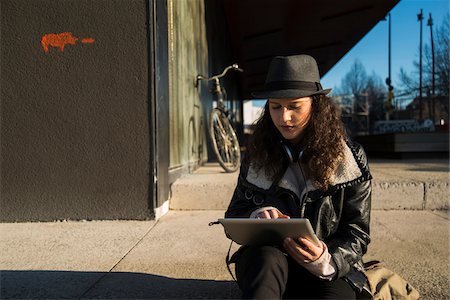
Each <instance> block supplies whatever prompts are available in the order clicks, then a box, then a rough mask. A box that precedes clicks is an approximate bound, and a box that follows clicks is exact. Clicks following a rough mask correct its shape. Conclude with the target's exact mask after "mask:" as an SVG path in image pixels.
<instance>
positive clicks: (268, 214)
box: [255, 208, 290, 219]
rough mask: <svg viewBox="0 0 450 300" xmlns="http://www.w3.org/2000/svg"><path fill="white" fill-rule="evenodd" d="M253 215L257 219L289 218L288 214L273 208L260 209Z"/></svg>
mask: <svg viewBox="0 0 450 300" xmlns="http://www.w3.org/2000/svg"><path fill="white" fill-rule="evenodd" d="M255 217H256V218H257V219H290V217H289V216H287V215H284V214H283V213H282V212H281V211H279V210H278V209H274V208H272V209H268V210H264V211H261V212H259V213H258V214H256V216H255Z"/></svg>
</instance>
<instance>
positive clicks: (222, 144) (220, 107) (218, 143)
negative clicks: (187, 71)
mask: <svg viewBox="0 0 450 300" xmlns="http://www.w3.org/2000/svg"><path fill="white" fill-rule="evenodd" d="M229 70H236V71H240V72H243V70H242V69H240V68H239V66H238V65H237V64H233V65H231V66H228V67H226V68H225V70H224V71H223V72H222V73H221V74H218V75H214V76H212V77H205V76H202V75H197V78H196V81H195V86H196V87H198V82H199V81H200V80H205V81H213V88H212V90H211V92H212V93H213V94H214V95H215V98H216V100H217V107H216V108H213V109H212V110H211V112H210V120H209V134H210V137H211V143H212V148H213V150H214V152H215V154H216V156H217V159H218V161H219V163H220V165H221V166H222V167H223V168H224V169H225V171H226V172H235V171H236V170H238V169H239V166H240V157H241V154H240V146H239V141H238V139H237V135H236V132H235V130H234V128H233V126H232V125H231V122H230V116H229V115H230V113H229V111H228V109H227V107H226V106H225V100H224V98H225V96H224V94H225V95H226V92H225V89H224V88H222V86H221V84H220V78H222V77H224V76H225V74H226V73H227V72H228V71H229Z"/></svg>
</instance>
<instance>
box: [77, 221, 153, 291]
mask: <svg viewBox="0 0 450 300" xmlns="http://www.w3.org/2000/svg"><path fill="white" fill-rule="evenodd" d="M158 223H159V220H156V221H155V223H154V224H153V225H152V226H150V228H149V229H148V230H147V232H146V233H144V235H143V236H142V237H141V238H140V239H139V240H138V241H137V242H136V243H135V244H134V245H133V246H132V247H131V248H130V249H129V250H128V251H127V253H125V254H124V255H123V256H122V257H121V258H120V259H119V260H118V261H117V263H115V264H114V266H112V267H111V269H109V271H108V272H105V274H103V275H102V276H101V277H100V278H99V279H97V280H96V281H95V282H94V283H93V284H92V285H91V286H90V287H88V288H87V289H86V291H85V292H84V293H83V294H81V296H80V298H79V299H83V298H84V297H85V295H86V294H88V293H89V292H90V291H91V290H92V289H93V288H94V287H95V286H96V285H97V284H98V283H99V282H100V281H102V280H103V278H105V277H106V276H107V275H108V274H109V273H111V272H112V271H113V270H114V269H115V268H116V267H117V265H118V264H120V262H121V261H123V260H124V258H125V257H126V256H127V255H128V254H129V253H130V252H131V251H133V249H134V248H136V247H137V245H139V244H140V243H141V242H142V240H143V239H144V238H145V237H146V236H147V235H148V234H149V233H150V231H152V229H153V228H155V226H156V225H157V224H158Z"/></svg>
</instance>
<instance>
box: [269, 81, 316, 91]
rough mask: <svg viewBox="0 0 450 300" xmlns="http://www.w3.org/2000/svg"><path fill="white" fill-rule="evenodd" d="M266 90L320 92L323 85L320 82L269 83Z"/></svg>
mask: <svg viewBox="0 0 450 300" xmlns="http://www.w3.org/2000/svg"><path fill="white" fill-rule="evenodd" d="M265 88H266V90H269V91H270V90H308V91H320V90H322V85H321V84H320V83H319V82H310V81H271V82H267V83H266V86H265Z"/></svg>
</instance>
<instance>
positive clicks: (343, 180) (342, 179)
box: [246, 143, 371, 198]
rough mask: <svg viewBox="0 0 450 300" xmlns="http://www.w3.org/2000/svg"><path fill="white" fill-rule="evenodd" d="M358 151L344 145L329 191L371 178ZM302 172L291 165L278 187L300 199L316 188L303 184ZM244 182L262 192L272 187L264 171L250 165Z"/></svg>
mask: <svg viewBox="0 0 450 300" xmlns="http://www.w3.org/2000/svg"><path fill="white" fill-rule="evenodd" d="M357 152H358V149H357V148H355V147H354V146H353V145H350V144H349V143H346V144H345V145H344V158H343V160H342V162H341V163H340V164H339V166H338V167H337V169H336V172H335V173H334V174H333V176H332V177H331V183H332V184H331V187H330V189H333V190H334V189H338V188H341V187H346V186H349V185H351V184H353V183H355V182H359V181H362V180H368V179H370V178H371V176H370V174H369V173H368V170H366V169H365V167H364V163H363V162H362V161H361V159H362V158H361V157H360V155H358V153H357ZM303 174H304V172H303V170H302V169H301V168H300V167H299V165H298V164H297V163H292V164H290V165H289V166H288V168H287V169H286V172H285V173H284V175H283V177H282V178H281V180H280V181H279V182H278V186H279V187H281V188H285V189H287V190H290V191H292V192H294V193H295V194H296V195H297V196H298V197H300V198H301V197H302V196H303V194H304V193H305V192H306V191H313V190H316V188H315V187H314V186H313V184H312V182H311V181H310V180H309V179H308V180H307V181H306V189H305V182H304V181H303V179H302V178H300V179H299V177H303ZM246 180H247V181H248V182H249V183H250V184H252V185H254V186H256V187H258V188H260V189H263V190H269V189H270V188H271V187H272V184H273V182H272V180H270V179H269V178H268V177H267V176H266V174H265V172H264V170H259V171H256V169H255V168H254V167H253V166H252V165H251V164H250V166H249V169H248V172H247V176H246Z"/></svg>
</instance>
